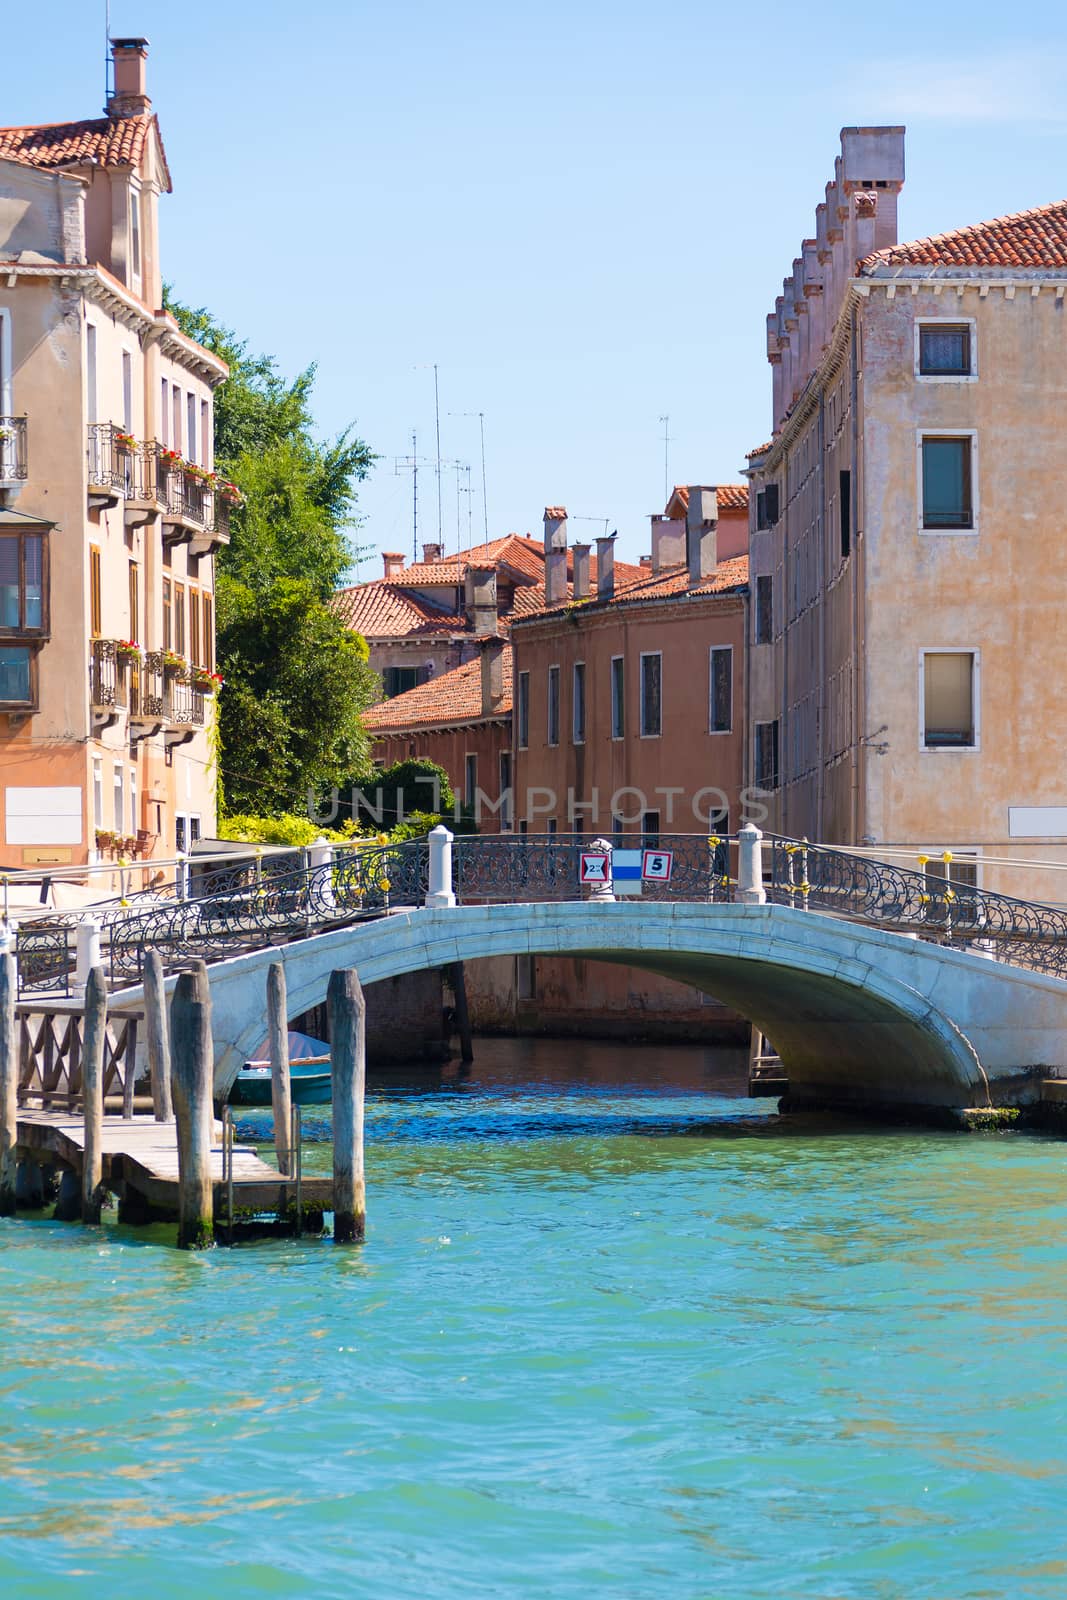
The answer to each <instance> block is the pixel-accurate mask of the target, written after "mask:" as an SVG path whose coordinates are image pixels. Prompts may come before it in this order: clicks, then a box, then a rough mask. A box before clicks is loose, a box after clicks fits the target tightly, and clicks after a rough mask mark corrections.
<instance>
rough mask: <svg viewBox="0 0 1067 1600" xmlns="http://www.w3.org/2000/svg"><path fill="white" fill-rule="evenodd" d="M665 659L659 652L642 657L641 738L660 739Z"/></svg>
mask: <svg viewBox="0 0 1067 1600" xmlns="http://www.w3.org/2000/svg"><path fill="white" fill-rule="evenodd" d="M662 679H663V657H662V656H661V655H660V653H659V651H658V650H656V651H653V652H650V653H649V654H647V655H642V657H641V737H642V739H658V738H659V734H660V729H661V727H662V724H663V703H662V700H663V697H662Z"/></svg>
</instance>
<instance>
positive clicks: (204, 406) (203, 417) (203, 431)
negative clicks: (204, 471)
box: [200, 400, 211, 467]
mask: <svg viewBox="0 0 1067 1600" xmlns="http://www.w3.org/2000/svg"><path fill="white" fill-rule="evenodd" d="M200 460H201V462H202V463H203V465H204V466H205V467H206V466H209V465H210V463H211V407H210V406H209V405H208V403H207V401H206V400H201V402H200Z"/></svg>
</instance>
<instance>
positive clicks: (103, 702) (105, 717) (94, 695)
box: [89, 639, 139, 729]
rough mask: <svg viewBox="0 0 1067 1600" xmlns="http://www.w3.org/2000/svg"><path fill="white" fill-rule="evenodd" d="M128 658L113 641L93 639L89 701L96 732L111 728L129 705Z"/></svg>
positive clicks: (90, 658) (90, 657)
mask: <svg viewBox="0 0 1067 1600" xmlns="http://www.w3.org/2000/svg"><path fill="white" fill-rule="evenodd" d="M135 660H138V661H139V658H135ZM129 693H130V674H129V672H128V671H127V657H126V656H125V655H124V654H123V653H122V652H121V651H120V649H119V647H118V644H117V642H116V640H114V639H94V640H93V642H92V645H91V647H90V655H89V701H90V704H91V706H92V710H93V724H94V726H95V727H96V728H98V729H99V728H110V727H111V725H112V723H114V722H117V721H118V717H119V713H120V712H121V711H124V710H125V708H126V705H127V703H128V701H129Z"/></svg>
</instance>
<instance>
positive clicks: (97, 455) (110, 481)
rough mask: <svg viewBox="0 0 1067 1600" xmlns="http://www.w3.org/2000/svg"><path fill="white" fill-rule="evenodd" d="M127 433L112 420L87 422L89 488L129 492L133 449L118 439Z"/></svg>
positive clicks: (115, 492) (131, 486) (132, 471)
mask: <svg viewBox="0 0 1067 1600" xmlns="http://www.w3.org/2000/svg"><path fill="white" fill-rule="evenodd" d="M127 437H128V436H127V435H126V434H124V433H123V431H122V429H121V428H118V427H116V426H115V424H114V423H113V422H90V424H89V434H88V468H89V491H90V493H92V492H93V491H94V490H103V491H104V492H105V493H111V494H126V495H131V496H132V494H133V490H134V483H135V470H134V452H133V450H132V449H130V448H128V447H127V446H126V445H120V443H119V441H120V440H125V439H126V438H127Z"/></svg>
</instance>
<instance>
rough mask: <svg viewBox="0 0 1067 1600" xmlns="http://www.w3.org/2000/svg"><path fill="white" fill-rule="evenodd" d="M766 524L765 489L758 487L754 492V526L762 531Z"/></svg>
mask: <svg viewBox="0 0 1067 1600" xmlns="http://www.w3.org/2000/svg"><path fill="white" fill-rule="evenodd" d="M766 526H767V491H766V489H759V490H757V492H756V528H757V530H758V531H760V532H762V531H763V529H764V528H765V527H766Z"/></svg>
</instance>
